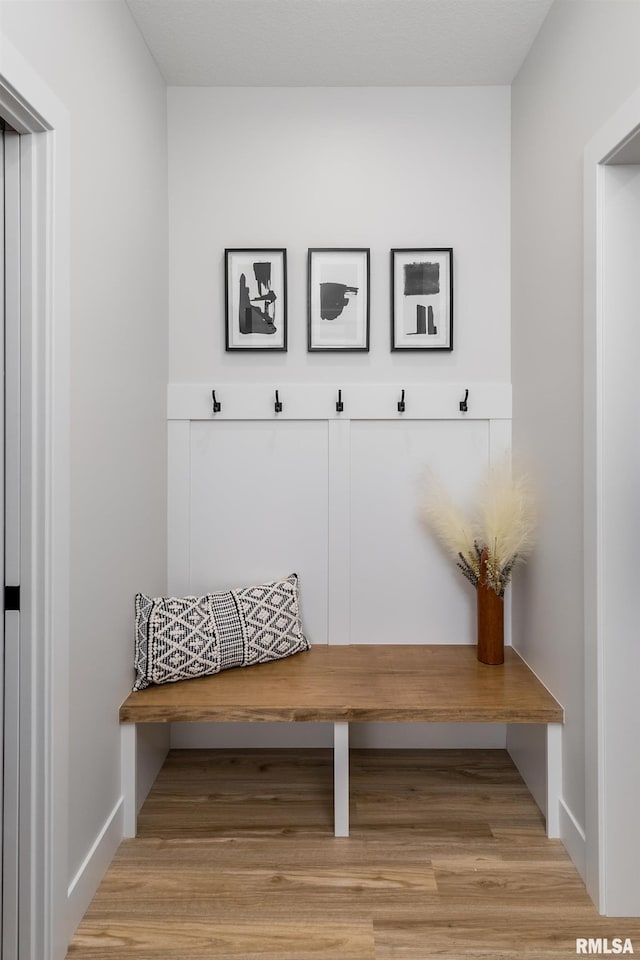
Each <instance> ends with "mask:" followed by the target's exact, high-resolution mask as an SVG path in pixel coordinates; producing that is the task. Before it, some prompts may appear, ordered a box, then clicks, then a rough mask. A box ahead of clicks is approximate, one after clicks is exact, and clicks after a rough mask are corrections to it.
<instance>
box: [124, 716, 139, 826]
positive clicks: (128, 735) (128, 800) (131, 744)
mask: <svg viewBox="0 0 640 960" xmlns="http://www.w3.org/2000/svg"><path fill="white" fill-rule="evenodd" d="M137 754H138V733H137V727H136V725H135V723H122V724H121V725H120V790H121V793H122V805H123V832H124V836H125V837H135V835H136V820H137V816H138V809H137V804H138V794H137V759H138V758H137Z"/></svg>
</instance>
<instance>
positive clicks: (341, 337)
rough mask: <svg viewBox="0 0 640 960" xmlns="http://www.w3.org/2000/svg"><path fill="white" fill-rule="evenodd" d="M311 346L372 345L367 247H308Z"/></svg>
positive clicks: (350, 347) (346, 347)
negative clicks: (370, 340) (370, 337)
mask: <svg viewBox="0 0 640 960" xmlns="http://www.w3.org/2000/svg"><path fill="white" fill-rule="evenodd" d="M308 349H309V350H310V351H314V350H348V351H355V350H360V351H367V350H368V349H369V250H368V248H359V249H356V248H343V249H337V248H336V249H328V248H323V249H310V250H309V272H308Z"/></svg>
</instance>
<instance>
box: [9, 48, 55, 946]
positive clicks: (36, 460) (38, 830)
mask: <svg viewBox="0 0 640 960" xmlns="http://www.w3.org/2000/svg"><path fill="white" fill-rule="evenodd" d="M0 44H1V48H2V67H1V68H0V114H1V115H2V116H3V118H4V119H5V120H6V121H7V122H8V123H9V124H10V125H11V126H12V127H13V128H14V129H15V130H17V132H18V133H20V134H21V135H22V137H21V159H22V163H21V204H22V212H21V229H22V236H21V277H22V279H21V298H22V308H21V323H22V357H21V377H22V385H21V395H22V412H21V420H22V423H21V433H22V464H21V466H22V476H23V478H28V481H29V482H28V483H26V484H25V483H23V490H22V494H23V496H22V501H23V502H22V532H21V541H22V543H21V548H22V558H21V599H22V604H21V606H22V609H21V639H22V644H21V648H22V649H21V675H22V677H23V683H22V686H21V691H20V695H21V707H20V710H21V718H20V719H21V729H22V731H23V734H24V738H25V739H24V743H23V745H22V750H21V771H20V787H21V795H20V819H21V835H20V854H19V855H20V866H21V871H20V873H21V876H20V904H21V909H20V917H21V919H20V960H42V958H45V960H62V958H64V956H65V954H66V949H67V944H68V941H69V938H70V936H71V934H72V931H71V930H69V918H68V908H67V884H68V863H67V860H68V820H67V806H68V804H67V799H68V742H69V736H68V726H69V717H68V709H67V702H68V696H67V691H68V659H69V654H68V648H69V644H68V636H69V387H68V384H69V370H70V363H69V272H70V256H69V232H70V182H69V181H70V121H69V114H68V111H67V110H66V108H65V107H64V105H63V104H62V103H61V102H60V101H59V100H58V99H57V97H56V96H55V95H54V94H53V92H52V91H51V90H50V89H49V87H48V86H47V85H46V84H45V83H44V82H43V81H42V79H41V78H40V77H39V76H38V74H37V73H36V72H35V70H34V69H33V68H32V67H31V65H30V64H29V63H28V62H27V61H26V60H25V59H24V58H23V57H22V55H21V54H20V53H19V52H18V51H17V50H16V49H15V48H14V47H13V46H12V45H11V43H9V41H8V40H6V38H4V37H0Z"/></svg>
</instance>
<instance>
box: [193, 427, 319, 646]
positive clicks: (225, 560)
mask: <svg viewBox="0 0 640 960" xmlns="http://www.w3.org/2000/svg"><path fill="white" fill-rule="evenodd" d="M186 429H187V430H189V432H190V442H191V458H190V460H191V471H190V474H191V475H190V480H191V516H190V530H189V537H190V553H189V561H190V570H189V590H190V592H192V593H196V594H198V593H208V592H211V591H212V590H218V589H230V588H232V587H241V586H249V585H250V584H252V583H261V582H263V581H264V580H275V579H277V578H278V577H284V576H287V575H288V574H290V573H297V574H298V575H299V577H300V582H301V584H302V587H303V589H302V593H301V604H302V608H303V610H302V612H303V615H304V623H305V626H306V629H307V632H308V634H309V636H310V638H311V639H312V640H313V642H314V643H326V642H327V574H328V545H327V540H328V532H327V531H328V471H327V448H328V443H327V440H328V424H327V423H326V421H325V422H322V421H311V422H308V423H306V422H304V421H299V420H289V421H283V422H281V423H273V422H271V421H260V420H253V421H226V422H220V423H204V422H202V421H199V422H193V423H189V422H186Z"/></svg>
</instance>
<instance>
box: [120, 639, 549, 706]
mask: <svg viewBox="0 0 640 960" xmlns="http://www.w3.org/2000/svg"><path fill="white" fill-rule="evenodd" d="M231 720H297V721H305V720H306V721H329V722H340V721H359V720H366V721H371V720H378V721H404V722H419V721H427V722H432V723H433V722H443V723H451V722H453V723H562V721H563V709H562V707H561V706H560V704H559V703H558V702H557V701H556V700H555V699H554V698H553V696H552V695H551V694H550V693H549V691H548V690H547V689H546V688H545V687H544V686H543V685H542V684H541V683H540V681H539V680H538V679H537V678H536V676H535V675H534V674H533V673H532V671H531V670H530V669H529V667H528V666H527V665H526V664H525V663H524V661H523V660H522V659H521V658H520V657H519V656H518V654H517V653H515V651H514V650H513V649H512V648H511V647H507V648H506V649H505V662H504V664H503V665H502V666H486V665H485V664H482V663H479V662H478V660H477V658H476V648H475V645H473V644H464V645H448V644H446V645H443V644H438V645H424V646H423V645H418V644H412V645H410V646H409V645H397V646H396V645H384V646H379V645H374V644H371V645H350V646H324V645H322V646H320V645H315V646H312V648H311V649H310V650H309V651H307V652H305V653H300V654H296V656H293V657H288V658H287V659H285V660H276V661H273V662H271V663H265V664H261V665H260V666H254V667H250V668H248V669H243V668H236V669H232V670H225V671H223V672H222V673H218V674H215V675H214V676H211V677H202V678H200V679H197V680H181V681H178V682H177V683H166V684H162V685H161V686H151V687H148V688H147V689H146V690H141V691H139V692H138V693H132V694H130V695H129V696H128V697H127V699H126V700H125V701H124V703H123V704H122V706H121V708H120V721H121V722H122V723H158V722H160V723H163V722H164V723H170V722H172V721H189V722H207V721H231Z"/></svg>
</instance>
